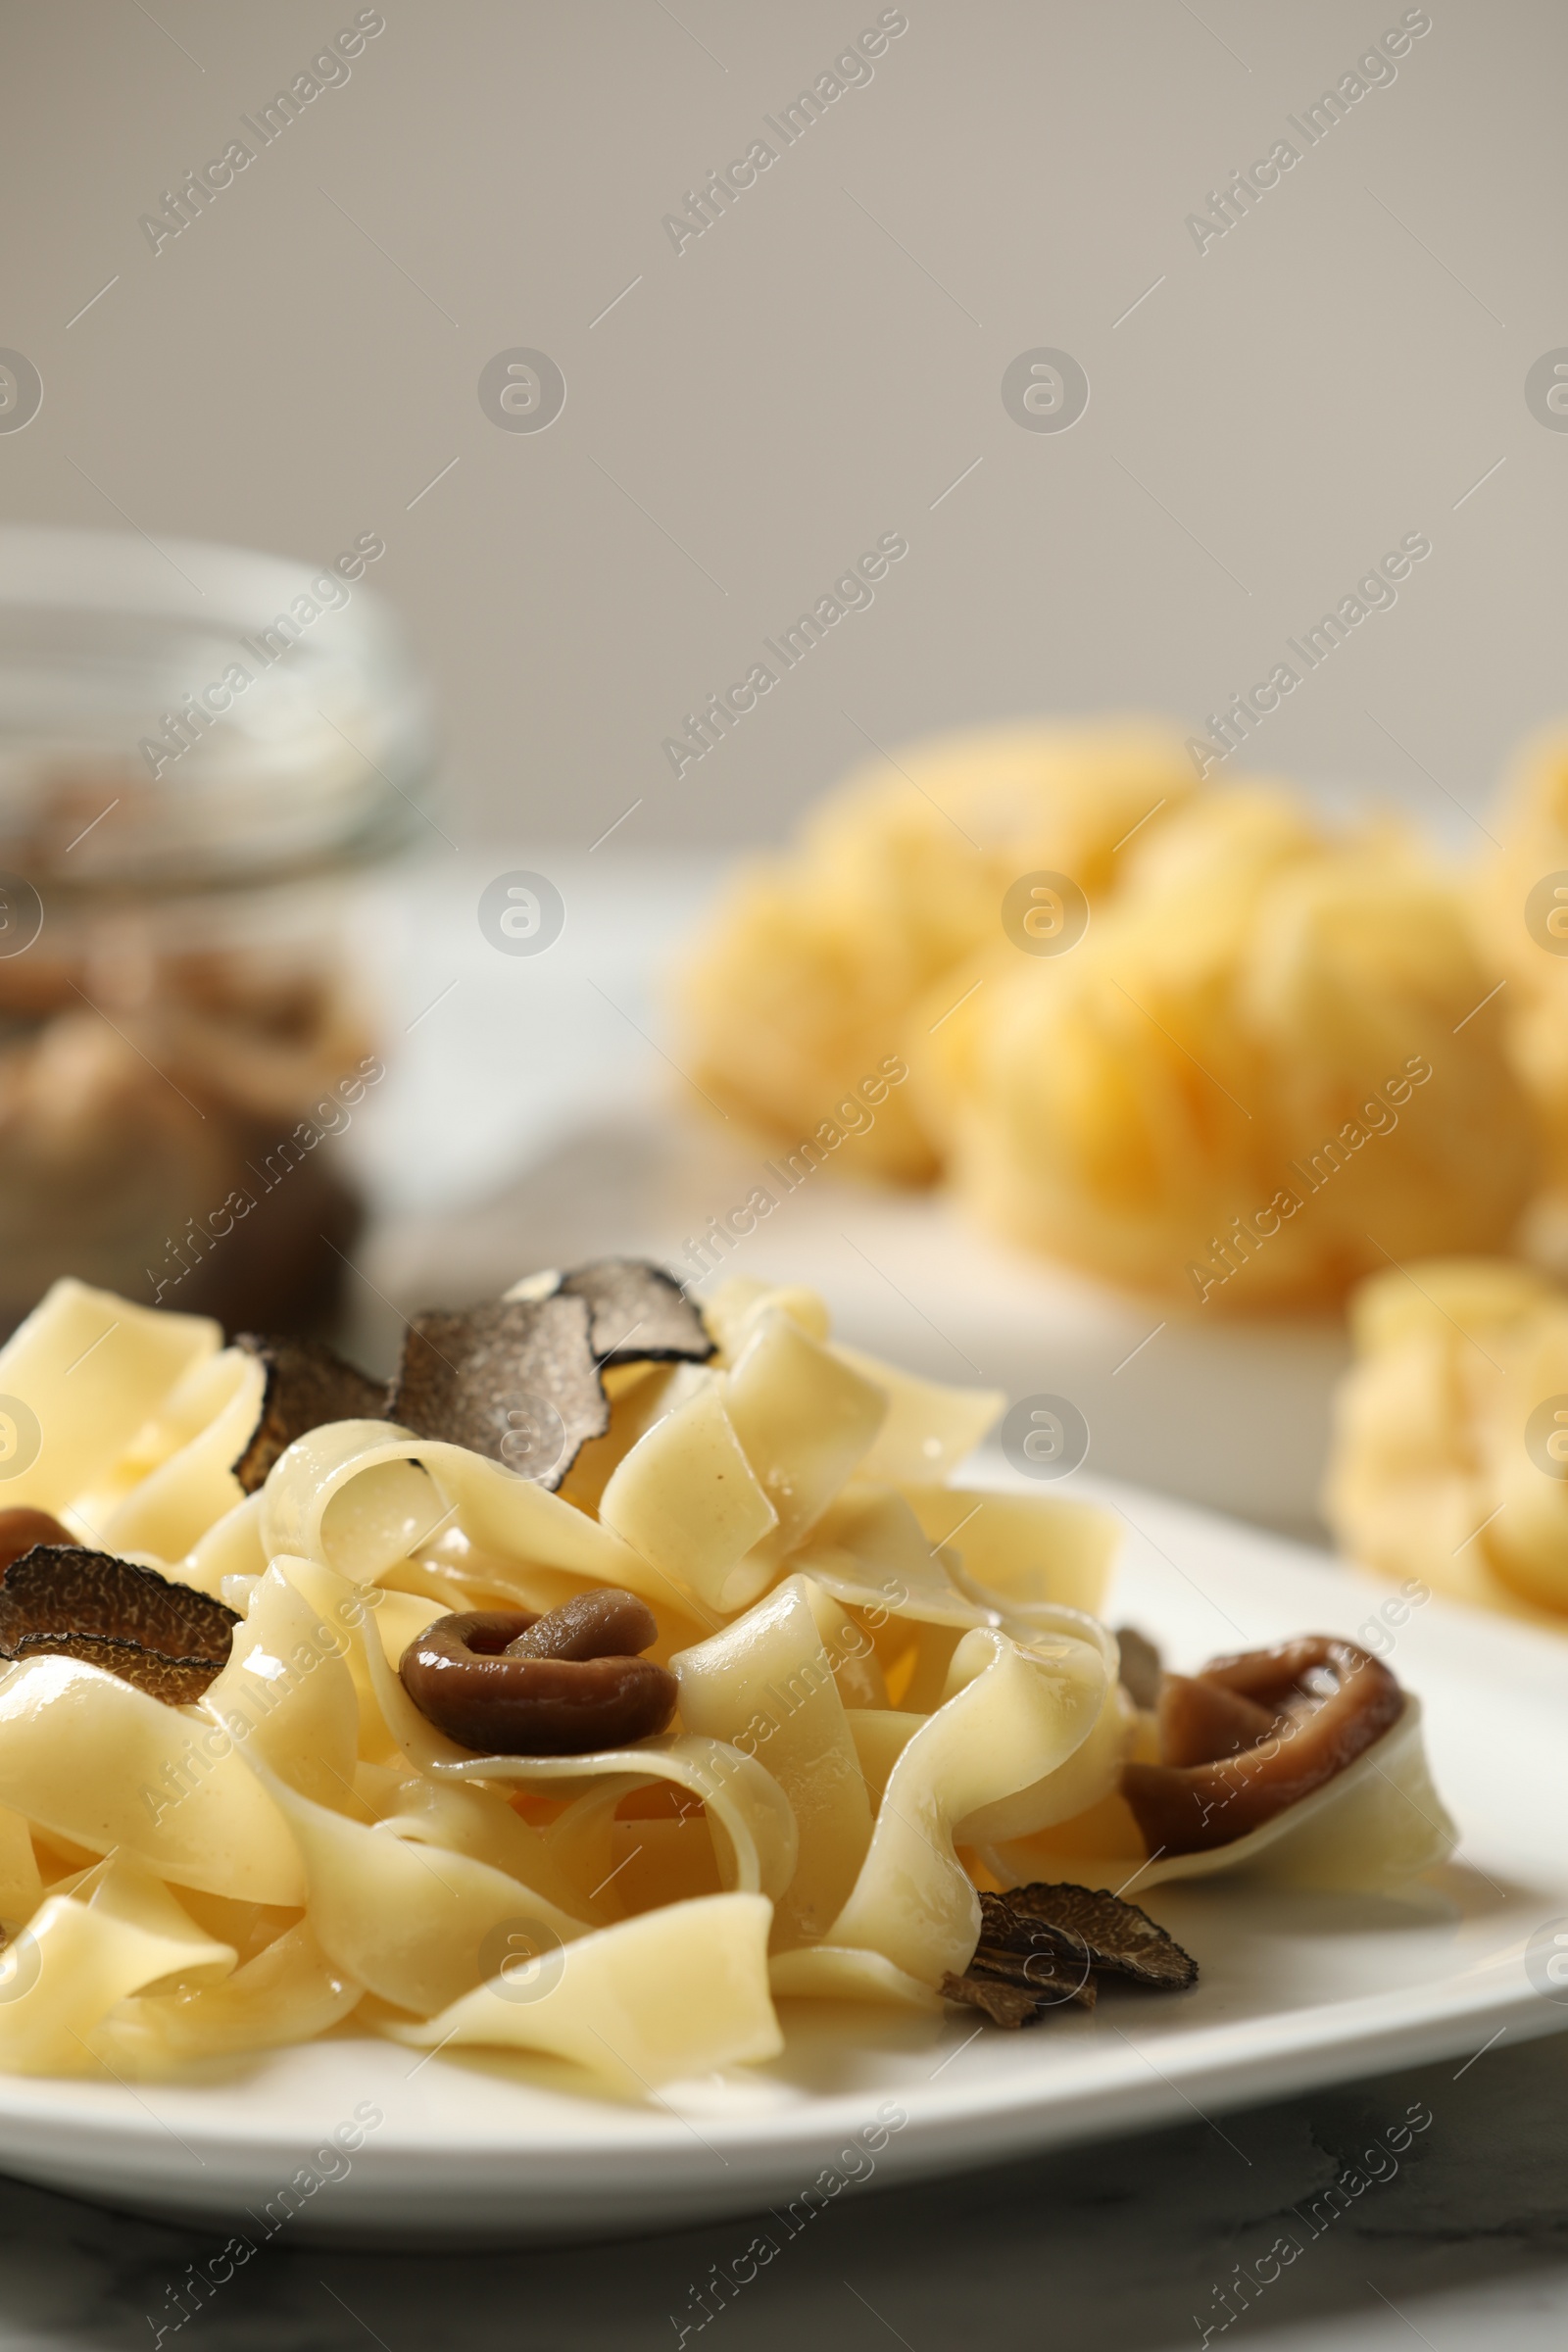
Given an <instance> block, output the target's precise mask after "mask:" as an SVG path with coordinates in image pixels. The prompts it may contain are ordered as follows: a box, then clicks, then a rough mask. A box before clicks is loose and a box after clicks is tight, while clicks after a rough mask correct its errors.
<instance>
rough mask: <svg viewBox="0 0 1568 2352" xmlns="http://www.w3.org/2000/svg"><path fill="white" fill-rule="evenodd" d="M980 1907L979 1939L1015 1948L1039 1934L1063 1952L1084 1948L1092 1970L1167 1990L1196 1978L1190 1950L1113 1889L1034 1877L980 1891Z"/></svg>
mask: <svg viewBox="0 0 1568 2352" xmlns="http://www.w3.org/2000/svg"><path fill="white" fill-rule="evenodd" d="M980 1907H981V1912H982V1915H983V1919H984V1925H983V1926H982V1928H981V1931H980V1933H981V1940H982V1941H983V1942H986V1943H993V1942H994V1943H998V1944H1001V1945H1003V1946H1004V1947H1005V1948H1006V1949H1009V1950H1016V1949H1018V1948H1019V1946H1020V1943H1024V1944H1026V1942H1027V1939H1028V1938H1029V1937H1031V1936H1045V1937H1046V1938H1047V1939H1048V1940H1049V1941H1050V1942H1051V1943H1053V1944H1054V1946H1055V1948H1056V1949H1057V1950H1058V1951H1060V1952H1061V1953H1062V1954H1063V1956H1064V1957H1066V1958H1069V1959H1070V1958H1071V1957H1072V1956H1073V1955H1074V1954H1077V1955H1080V1956H1081V1955H1082V1954H1083V1953H1085V1952H1087V1953H1088V1955H1089V1965H1090V1967H1091V1968H1092V1969H1094V1971H1095V1972H1096V1974H1097V1975H1107V1974H1109V1975H1113V1976H1120V1977H1131V1978H1132V1979H1133V1981H1134V1982H1135V1983H1136V1984H1139V1985H1152V1986H1155V1987H1158V1988H1159V1989H1161V1990H1170V1991H1180V1990H1182V1989H1184V1988H1185V1987H1186V1986H1187V1985H1192V1984H1194V1983H1195V1982H1196V1981H1197V1977H1198V1962H1197V1961H1196V1960H1195V1959H1194V1958H1193V1957H1192V1955H1191V1953H1190V1952H1184V1951H1183V1950H1182V1947H1181V1945H1180V1944H1179V1943H1178V1942H1177V1941H1176V1939H1175V1937H1174V1936H1169V1935H1167V1934H1166V1932H1165V1930H1164V1929H1163V1928H1162V1927H1160V1926H1159V1924H1158V1923H1157V1921H1155V1920H1152V1919H1151V1918H1150V1916H1149V1913H1148V1912H1147V1911H1142V1910H1140V1909H1139V1907H1138V1905H1137V1904H1136V1903H1129V1902H1124V1901H1123V1899H1122V1897H1121V1896H1120V1895H1119V1894H1106V1893H1104V1892H1103V1891H1102V1890H1100V1889H1094V1888H1090V1887H1074V1886H1062V1887H1051V1886H1045V1885H1043V1884H1038V1883H1037V1884H1035V1885H1034V1886H1030V1887H1010V1888H1009V1889H1008V1891H1007V1892H1006V1893H1005V1894H982V1896H981V1897H980ZM1004 1918H1005V1922H1006V1925H1005V1926H1004V1924H1003V1923H1004Z"/></svg>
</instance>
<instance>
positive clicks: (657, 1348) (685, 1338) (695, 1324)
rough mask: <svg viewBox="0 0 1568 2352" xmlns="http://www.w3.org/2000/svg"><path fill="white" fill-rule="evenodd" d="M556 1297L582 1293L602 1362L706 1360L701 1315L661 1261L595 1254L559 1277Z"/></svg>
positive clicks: (707, 1342) (709, 1350) (708, 1345)
mask: <svg viewBox="0 0 1568 2352" xmlns="http://www.w3.org/2000/svg"><path fill="white" fill-rule="evenodd" d="M560 1296H561V1297H563V1298H565V1299H587V1301H588V1304H589V1307H590V1309H591V1311H592V1314H593V1324H592V1328H591V1333H590V1337H591V1340H592V1344H593V1350H594V1354H595V1355H596V1356H597V1357H598V1359H599V1361H600V1363H601V1364H645V1363H652V1364H673V1363H688V1364H706V1363H707V1361H708V1359H709V1357H710V1356H711V1355H712V1354H713V1353H714V1346H713V1342H712V1341H711V1339H710V1337H709V1335H708V1331H707V1328H706V1327H705V1325H704V1322H703V1318H702V1316H701V1315H700V1314H699V1313H698V1311H697V1309H696V1307H695V1306H694V1305H693V1304H692V1301H691V1300H690V1299H688V1298H687V1297H686V1296H685V1294H684V1292H683V1291H682V1290H681V1287H680V1285H679V1283H677V1282H676V1280H675V1278H674V1276H673V1275H671V1274H666V1273H665V1271H664V1269H663V1267H662V1266H656V1265H654V1264H652V1263H651V1261H650V1260H649V1259H647V1258H643V1257H599V1258H595V1259H594V1261H593V1263H592V1264H591V1265H586V1266H576V1267H574V1268H573V1270H572V1271H571V1272H570V1273H569V1274H564V1275H563V1276H562V1279H561V1291H560Z"/></svg>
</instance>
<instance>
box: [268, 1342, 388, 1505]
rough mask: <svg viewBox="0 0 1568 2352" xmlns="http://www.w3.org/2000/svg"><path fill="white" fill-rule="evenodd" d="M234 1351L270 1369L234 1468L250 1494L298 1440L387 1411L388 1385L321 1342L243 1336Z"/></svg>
mask: <svg viewBox="0 0 1568 2352" xmlns="http://www.w3.org/2000/svg"><path fill="white" fill-rule="evenodd" d="M234 1346H235V1347H236V1348H244V1350H245V1352H246V1354H247V1355H254V1356H256V1357H258V1358H259V1360H260V1361H261V1362H262V1363H263V1364H265V1366H266V1367H267V1386H266V1388H265V1389H264V1391H263V1393H262V1410H261V1415H260V1417H259V1419H258V1421H257V1424H256V1427H255V1429H254V1430H253V1431H252V1432H251V1439H250V1443H249V1445H248V1446H246V1448H245V1450H244V1452H243V1453H242V1454H241V1455H240V1457H239V1459H238V1461H237V1462H235V1463H234V1465H233V1471H234V1476H235V1477H236V1478H237V1479H238V1480H239V1483H240V1485H241V1486H242V1487H243V1488H244V1490H245V1492H246V1494H247V1495H254V1494H255V1493H256V1490H257V1489H258V1487H260V1486H262V1485H263V1484H264V1483H265V1481H266V1478H267V1474H268V1472H269V1471H270V1469H271V1467H272V1464H273V1463H274V1462H275V1461H276V1460H277V1458H278V1455H279V1454H281V1453H285V1452H286V1451H287V1450H288V1448H289V1446H292V1445H293V1443H294V1441H295V1439H296V1438H303V1437H304V1436H305V1435H306V1433H307V1432H308V1431H310V1430H313V1429H319V1428H320V1427H321V1425H322V1424H323V1422H327V1421H375V1420H379V1419H380V1418H381V1416H382V1415H383V1414H384V1413H385V1411H386V1389H385V1386H384V1384H383V1383H382V1382H380V1381H378V1380H371V1378H370V1377H369V1375H368V1373H366V1372H361V1371H359V1370H358V1369H357V1367H356V1366H355V1365H353V1364H349V1363H345V1362H344V1360H343V1358H342V1356H340V1355H336V1354H334V1353H333V1351H332V1349H331V1348H328V1347H326V1346H325V1345H324V1344H323V1343H322V1342H321V1341H319V1340H274V1339H267V1338H264V1337H261V1336H260V1335H258V1334H257V1333H256V1332H253V1331H242V1332H239V1333H237V1334H236V1335H235V1339H234Z"/></svg>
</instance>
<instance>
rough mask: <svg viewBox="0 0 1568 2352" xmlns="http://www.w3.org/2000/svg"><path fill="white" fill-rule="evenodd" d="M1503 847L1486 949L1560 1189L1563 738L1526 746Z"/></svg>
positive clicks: (1564, 1007)
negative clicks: (1502, 976) (1504, 984)
mask: <svg viewBox="0 0 1568 2352" xmlns="http://www.w3.org/2000/svg"><path fill="white" fill-rule="evenodd" d="M1501 818H1502V822H1501V827H1500V830H1501V832H1502V836H1503V847H1502V851H1501V854H1500V855H1499V856H1498V857H1497V858H1495V860H1494V862H1493V866H1492V871H1491V875H1490V877H1489V880H1488V884H1487V887H1486V890H1485V892H1484V893H1483V894H1482V899H1481V911H1482V922H1483V929H1484V936H1485V941H1486V948H1487V953H1488V955H1489V956H1491V958H1492V959H1493V960H1494V961H1495V963H1496V966H1497V968H1498V970H1499V971H1500V972H1504V973H1506V975H1507V978H1508V982H1509V986H1508V992H1507V995H1506V997H1505V998H1504V999H1503V1001H1502V1012H1503V1028H1504V1034H1505V1036H1506V1039H1507V1043H1508V1051H1509V1054H1510V1057H1511V1058H1512V1060H1513V1063H1514V1065H1515V1067H1516V1068H1517V1070H1518V1072H1519V1075H1520V1078H1521V1079H1522V1081H1523V1083H1524V1085H1525V1087H1526V1088H1527V1090H1528V1091H1529V1094H1530V1096H1531V1098H1532V1100H1533V1102H1534V1103H1535V1105H1536V1108H1537V1111H1538V1114H1539V1116H1540V1118H1541V1121H1542V1124H1543V1126H1544V1130H1545V1133H1546V1136H1547V1138H1548V1141H1549V1146H1550V1152H1551V1164H1550V1167H1549V1169H1548V1171H1547V1173H1548V1176H1549V1179H1550V1181H1551V1183H1552V1185H1553V1187H1554V1189H1555V1191H1556V1192H1557V1194H1558V1195H1559V1196H1562V1195H1565V1194H1568V735H1564V734H1563V733H1562V732H1560V731H1558V732H1554V733H1551V734H1548V735H1544V736H1541V737H1539V738H1537V740H1536V741H1535V742H1533V743H1531V744H1529V745H1527V746H1526V748H1525V750H1524V752H1523V753H1522V754H1521V756H1520V758H1519V760H1518V761H1517V763H1516V765H1515V768H1514V772H1513V776H1512V779H1511V783H1510V786H1509V789H1508V791H1507V792H1506V793H1505V795H1504V797H1503V801H1502V804H1501Z"/></svg>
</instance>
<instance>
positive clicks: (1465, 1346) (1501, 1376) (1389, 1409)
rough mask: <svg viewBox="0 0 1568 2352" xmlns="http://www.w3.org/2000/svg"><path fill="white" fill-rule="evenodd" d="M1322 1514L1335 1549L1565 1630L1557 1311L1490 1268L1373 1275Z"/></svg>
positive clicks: (1567, 1485)
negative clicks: (1335, 1542)
mask: <svg viewBox="0 0 1568 2352" xmlns="http://www.w3.org/2000/svg"><path fill="white" fill-rule="evenodd" d="M1351 1331H1352V1336H1353V1338H1354V1342H1355V1351H1356V1361H1355V1364H1354V1366H1353V1368H1352V1369H1351V1371H1350V1372H1349V1373H1348V1375H1347V1377H1346V1380H1345V1381H1344V1383H1343V1385H1342V1387H1341V1390H1340V1394H1339V1397H1338V1398H1337V1400H1336V1407H1335V1438H1334V1449H1333V1454H1332V1458H1331V1463H1330V1468H1329V1474H1328V1481H1327V1487H1326V1492H1325V1496H1324V1508H1325V1512H1326V1515H1327V1517H1328V1519H1329V1522H1330V1525H1331V1526H1332V1527H1333V1529H1334V1532H1335V1535H1336V1536H1337V1538H1338V1539H1339V1541H1340V1544H1341V1545H1342V1547H1343V1548H1344V1549H1345V1550H1346V1551H1348V1552H1349V1553H1351V1554H1352V1555H1353V1556H1354V1557H1355V1558H1357V1559H1359V1560H1361V1561H1363V1562H1365V1563H1366V1564H1367V1565H1368V1566H1369V1567H1372V1568H1376V1569H1382V1570H1385V1571H1387V1572H1389V1573H1391V1574H1399V1575H1409V1574H1411V1573H1413V1574H1415V1575H1416V1576H1419V1577H1421V1578H1423V1579H1425V1580H1426V1581H1427V1582H1428V1583H1430V1584H1431V1585H1433V1586H1435V1587H1437V1588H1438V1589H1439V1590H1441V1591H1444V1592H1446V1593H1454V1594H1456V1595H1457V1596H1458V1597H1459V1598H1460V1599H1461V1600H1468V1601H1473V1602H1477V1603H1481V1604H1484V1605H1486V1606H1489V1607H1493V1608H1501V1609H1505V1610H1507V1611H1509V1612H1511V1613H1512V1614H1515V1615H1531V1616H1533V1615H1537V1614H1541V1613H1544V1614H1545V1615H1547V1616H1550V1617H1553V1618H1555V1619H1556V1621H1557V1622H1558V1624H1559V1625H1561V1623H1562V1622H1563V1620H1564V1619H1565V1618H1568V1296H1565V1295H1564V1293H1563V1292H1562V1291H1561V1290H1560V1289H1559V1288H1558V1287H1557V1286H1556V1285H1555V1284H1554V1283H1552V1282H1551V1281H1549V1280H1548V1279H1547V1278H1546V1277H1545V1276H1544V1275H1543V1274H1540V1273H1537V1272H1536V1271H1534V1270H1533V1269H1532V1268H1530V1267H1528V1266H1524V1265H1520V1264H1518V1263H1517V1262H1514V1261H1510V1260H1506V1259H1493V1260H1490V1261H1489V1260H1485V1259H1449V1260H1446V1261H1439V1262H1437V1263H1434V1264H1417V1265H1414V1266H1412V1267H1410V1268H1409V1269H1408V1271H1393V1270H1389V1271H1385V1272H1384V1273H1383V1274H1381V1275H1379V1276H1377V1277H1376V1278H1375V1279H1374V1280H1372V1281H1371V1282H1369V1283H1368V1284H1367V1285H1366V1287H1365V1289H1364V1290H1362V1291H1361V1292H1360V1293H1359V1294H1358V1296H1357V1298H1356V1299H1355V1301H1354V1304H1353V1306H1352V1310H1351Z"/></svg>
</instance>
